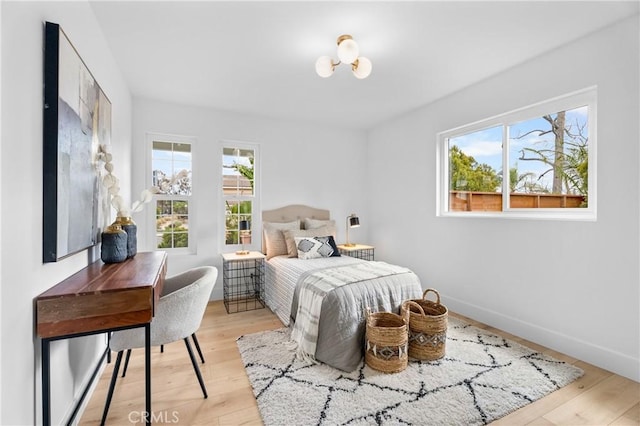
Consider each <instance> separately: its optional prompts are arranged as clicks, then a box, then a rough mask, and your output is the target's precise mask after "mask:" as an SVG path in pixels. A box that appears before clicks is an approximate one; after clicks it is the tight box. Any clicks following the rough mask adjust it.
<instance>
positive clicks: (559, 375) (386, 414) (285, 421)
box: [237, 317, 583, 426]
mask: <svg viewBox="0 0 640 426" xmlns="http://www.w3.org/2000/svg"><path fill="white" fill-rule="evenodd" d="M289 336H290V330H289V329H288V328H281V329H279V330H274V331H266V332H261V333H256V334H250V335H245V336H241V337H240V338H238V341H237V344H238V347H239V349H240V354H241V356H242V360H243V363H244V367H245V370H246V372H247V374H248V376H249V380H250V381H251V385H252V386H253V392H254V395H255V397H256V400H257V402H258V407H259V409H260V414H261V415H262V419H263V421H264V423H265V425H267V426H279V425H283V426H284V425H289V426H294V425H305V426H306V425H346V424H348V425H369V424H378V425H465V426H466V425H482V424H487V423H489V422H491V421H493V420H496V419H498V418H500V417H503V416H505V415H507V414H509V413H510V412H512V411H515V410H517V409H518V408H521V407H523V406H525V405H527V404H530V403H531V402H533V401H535V400H537V399H539V398H541V397H543V396H545V395H547V394H549V393H551V392H553V391H555V390H557V389H560V388H561V387H563V386H565V385H567V384H569V383H571V382H572V381H574V380H576V379H577V378H579V377H580V376H582V374H583V371H582V370H580V369H579V368H577V367H574V366H572V365H570V364H567V363H564V362H561V361H558V360H556V359H553V358H551V357H548V356H546V355H543V354H541V353H539V352H536V351H534V350H533V349H530V348H527V347H525V346H522V345H520V344H518V343H516V342H513V341H510V340H507V339H504V338H502V337H499V336H496V335H494V334H491V333H489V332H487V331H485V330H482V329H479V328H477V327H474V326H471V325H469V324H466V323H464V322H462V321H460V320H458V319H456V318H451V317H450V318H449V325H448V330H447V343H446V355H445V356H444V358H442V359H440V360H437V361H430V362H428V361H416V360H412V359H409V365H408V367H407V368H406V369H405V370H404V371H402V372H400V373H395V374H385V373H381V372H378V371H376V370H373V369H371V368H369V367H368V366H366V365H365V364H364V362H363V363H361V364H360V366H359V367H358V368H357V369H356V370H355V371H353V372H351V373H346V372H344V371H340V370H337V369H335V368H332V367H329V366H328V365H326V364H315V365H307V364H305V363H304V362H301V361H298V360H297V359H296V357H295V352H294V351H293V350H292V349H291V345H289V344H287V343H288V342H289Z"/></svg>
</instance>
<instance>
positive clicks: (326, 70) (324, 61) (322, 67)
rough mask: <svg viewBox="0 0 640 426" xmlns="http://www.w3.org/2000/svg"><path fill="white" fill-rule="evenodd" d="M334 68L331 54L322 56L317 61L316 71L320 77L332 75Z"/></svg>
mask: <svg viewBox="0 0 640 426" xmlns="http://www.w3.org/2000/svg"><path fill="white" fill-rule="evenodd" d="M334 69H335V66H334V65H333V60H332V59H331V58H330V57H329V56H320V57H319V58H318V60H317V61H316V73H318V75H319V76H320V77H323V78H327V77H331V75H332V74H333V70H334Z"/></svg>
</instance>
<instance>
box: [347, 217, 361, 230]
mask: <svg viewBox="0 0 640 426" xmlns="http://www.w3.org/2000/svg"><path fill="white" fill-rule="evenodd" d="M359 226H360V219H359V218H358V216H356V215H351V216H349V227H350V228H357V227H359Z"/></svg>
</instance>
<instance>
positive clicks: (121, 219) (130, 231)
mask: <svg viewBox="0 0 640 426" xmlns="http://www.w3.org/2000/svg"><path fill="white" fill-rule="evenodd" d="M114 224H115V225H120V227H122V229H123V230H124V231H125V232H126V233H127V259H129V258H132V257H133V256H135V255H136V253H137V252H138V225H136V223H135V222H134V221H133V219H131V217H130V216H118V217H116V221H115V222H114Z"/></svg>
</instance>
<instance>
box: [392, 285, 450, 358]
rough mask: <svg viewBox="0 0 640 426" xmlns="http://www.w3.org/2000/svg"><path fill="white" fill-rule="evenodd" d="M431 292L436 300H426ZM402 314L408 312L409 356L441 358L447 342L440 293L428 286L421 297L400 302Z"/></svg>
mask: <svg viewBox="0 0 640 426" xmlns="http://www.w3.org/2000/svg"><path fill="white" fill-rule="evenodd" d="M429 292H433V293H435V295H436V300H435V302H434V301H431V300H427V293H429ZM401 313H402V315H406V314H407V313H408V314H409V356H410V357H411V358H415V359H420V360H426V361H432V360H435V359H439V358H442V357H443V356H444V354H445V351H446V342H447V317H448V310H447V307H446V306H444V305H442V304H441V303H440V293H438V292H437V291H436V290H434V289H432V288H428V289H426V290H425V291H424V293H423V294H422V299H415V300H407V301H405V302H404V303H403V304H402V309H401Z"/></svg>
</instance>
